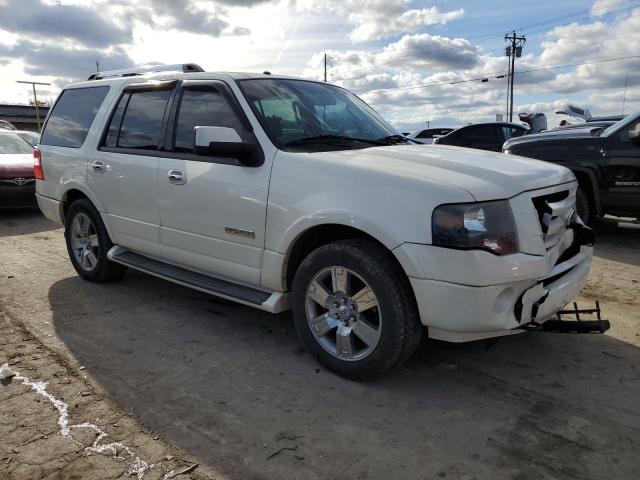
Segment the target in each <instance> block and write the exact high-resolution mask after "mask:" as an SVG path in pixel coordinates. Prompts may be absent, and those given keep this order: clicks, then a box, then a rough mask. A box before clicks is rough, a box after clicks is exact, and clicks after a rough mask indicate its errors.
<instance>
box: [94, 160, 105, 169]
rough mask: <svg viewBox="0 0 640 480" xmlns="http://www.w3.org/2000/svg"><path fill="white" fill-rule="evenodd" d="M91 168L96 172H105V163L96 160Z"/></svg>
mask: <svg viewBox="0 0 640 480" xmlns="http://www.w3.org/2000/svg"><path fill="white" fill-rule="evenodd" d="M91 168H93V169H94V170H104V162H102V161H100V160H95V161H94V162H93V163H92V164H91Z"/></svg>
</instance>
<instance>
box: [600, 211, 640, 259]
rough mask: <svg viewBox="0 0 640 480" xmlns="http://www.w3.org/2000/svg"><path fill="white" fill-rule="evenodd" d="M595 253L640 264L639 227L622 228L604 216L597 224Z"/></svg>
mask: <svg viewBox="0 0 640 480" xmlns="http://www.w3.org/2000/svg"><path fill="white" fill-rule="evenodd" d="M595 255H596V256H598V257H602V258H606V259H608V260H614V261H617V262H621V263H628V264H631V265H635V266H640V228H624V227H619V226H618V221H617V220H615V219H612V218H606V219H605V220H603V221H602V222H601V223H600V225H599V226H598V231H597V235H596V248H595Z"/></svg>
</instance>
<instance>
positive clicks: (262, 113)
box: [240, 78, 398, 148]
mask: <svg viewBox="0 0 640 480" xmlns="http://www.w3.org/2000/svg"><path fill="white" fill-rule="evenodd" d="M240 84H241V86H242V90H243V91H244V94H245V97H246V99H247V101H248V102H249V104H250V105H251V108H252V109H253V111H254V113H255V114H256V116H257V117H258V118H259V119H260V123H261V124H262V125H263V126H264V128H265V129H266V130H267V133H268V134H269V136H270V137H271V139H272V140H274V141H275V143H276V144H277V145H278V146H280V147H282V146H285V147H286V146H287V145H288V144H297V145H300V144H305V145H306V144H307V143H305V142H304V140H312V141H314V142H317V143H333V146H334V147H335V146H336V144H335V143H334V142H336V141H345V140H351V141H354V142H356V143H357V145H356V146H357V147H359V148H364V147H367V146H369V147H370V146H372V145H376V144H378V145H379V144H380V143H377V141H379V140H382V139H385V138H387V137H392V136H396V135H398V133H397V132H396V131H395V129H394V128H393V127H391V125H389V124H388V123H387V122H385V121H384V120H383V119H382V117H380V116H379V115H378V114H377V113H376V112H375V111H374V110H373V109H372V108H371V107H369V106H368V105H367V104H366V103H364V102H363V101H362V100H360V99H359V98H358V97H356V96H355V95H353V94H352V93H350V92H348V91H347V90H344V89H342V88H340V87H336V86H333V85H327V84H325V83H317V82H310V81H305V80H286V79H268V78H267V79H253V80H241V81H240ZM292 142H293V143H292ZM342 146H343V147H344V146H345V145H344V144H342ZM349 148H353V145H351V146H350V147H349Z"/></svg>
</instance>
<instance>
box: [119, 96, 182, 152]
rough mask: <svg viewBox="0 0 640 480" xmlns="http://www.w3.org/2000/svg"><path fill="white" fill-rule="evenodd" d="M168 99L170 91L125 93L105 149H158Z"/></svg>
mask: <svg viewBox="0 0 640 480" xmlns="http://www.w3.org/2000/svg"><path fill="white" fill-rule="evenodd" d="M170 96H171V90H158V91H133V92H131V93H126V94H125V95H124V96H123V97H122V99H121V100H120V104H119V105H118V107H117V108H116V112H115V113H114V115H113V117H112V118H111V124H110V125H109V131H108V133H107V146H110V147H121V148H136V149H140V150H157V149H158V142H159V139H160V127H161V126H162V117H163V116H164V111H165V108H166V107H167V102H168V101H169V97H170ZM123 101H126V107H125V106H124V104H123ZM116 132H117V133H116ZM109 142H110V143H109Z"/></svg>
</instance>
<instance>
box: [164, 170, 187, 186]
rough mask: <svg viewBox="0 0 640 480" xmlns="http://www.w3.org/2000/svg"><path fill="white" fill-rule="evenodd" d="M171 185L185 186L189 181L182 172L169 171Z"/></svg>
mask: <svg viewBox="0 0 640 480" xmlns="http://www.w3.org/2000/svg"><path fill="white" fill-rule="evenodd" d="M168 176H169V183H173V184H174V185H184V184H185V183H187V179H186V178H184V173H182V172H181V171H180V170H169V173H168Z"/></svg>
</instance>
